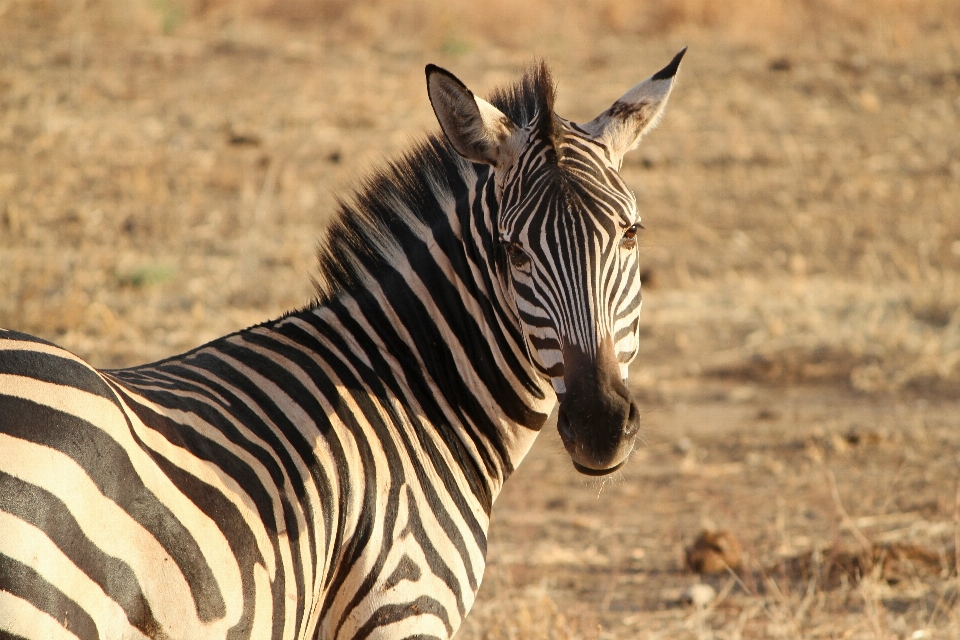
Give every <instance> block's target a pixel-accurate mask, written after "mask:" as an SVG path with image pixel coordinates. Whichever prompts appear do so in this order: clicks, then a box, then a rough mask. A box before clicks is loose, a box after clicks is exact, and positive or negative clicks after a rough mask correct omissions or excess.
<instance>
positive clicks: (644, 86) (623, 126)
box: [583, 47, 687, 164]
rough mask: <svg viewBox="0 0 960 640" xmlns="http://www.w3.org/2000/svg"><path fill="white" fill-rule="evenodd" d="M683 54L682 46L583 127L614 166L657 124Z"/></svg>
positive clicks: (684, 50) (684, 49)
mask: <svg viewBox="0 0 960 640" xmlns="http://www.w3.org/2000/svg"><path fill="white" fill-rule="evenodd" d="M686 52H687V48H686V47H684V48H683V50H681V51H680V53H678V54H677V55H676V56H674V58H673V60H672V61H671V62H670V64H668V65H667V66H666V67H664V68H663V69H661V70H660V71H658V72H657V73H655V74H653V75H652V76H650V77H649V78H647V79H646V80H644V81H643V82H641V83H640V84H638V85H637V86H635V87H634V88H632V89H630V91H627V92H626V93H625V94H623V96H622V97H621V98H620V99H619V100H617V101H616V102H614V103H613V105H612V106H611V107H610V108H609V109H607V110H606V111H604V112H603V113H601V114H600V115H599V116H597V117H596V118H594V119H593V120H591V121H590V122H588V123H587V124H585V125H583V128H584V129H585V130H586V131H587V132H589V133H590V134H592V135H593V137H594V138H596V139H598V140H599V141H601V142H603V143H604V144H605V145H606V147H607V149H609V150H610V154H611V155H612V156H613V159H614V161H615V162H616V163H617V164H620V162H622V160H623V156H624V154H626V153H627V152H628V151H630V150H632V149H634V148H635V147H636V146H637V144H638V143H639V142H640V138H641V137H643V134H645V133H646V132H647V131H650V130H651V129H653V128H654V127H655V126H657V124H658V123H659V121H660V116H661V115H662V114H663V108H664V107H665V106H666V105H667V98H668V97H670V91H671V89H673V81H674V78H675V77H676V75H677V70H678V69H679V68H680V60H681V59H682V58H683V54H685V53H686Z"/></svg>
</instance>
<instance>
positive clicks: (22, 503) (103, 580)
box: [0, 471, 160, 637]
mask: <svg viewBox="0 0 960 640" xmlns="http://www.w3.org/2000/svg"><path fill="white" fill-rule="evenodd" d="M0 511H5V512H7V513H9V514H11V515H13V516H15V517H17V518H19V519H20V520H22V521H24V522H27V523H29V524H32V525H33V526H35V527H37V528H38V529H40V530H41V531H43V532H44V534H46V536H47V537H48V538H49V539H50V541H51V542H53V544H55V545H56V546H57V548H59V549H60V550H61V551H62V552H63V554H64V555H65V556H66V557H67V558H69V559H70V561H71V562H72V563H73V564H74V565H76V567H77V568H78V569H80V570H81V571H82V572H83V573H84V574H86V576H87V577H88V578H90V580H91V581H93V582H94V583H96V584H97V585H98V586H99V587H100V588H101V589H103V592H104V593H105V594H106V596H107V597H108V598H110V599H111V600H113V601H114V602H116V603H117V604H118V605H120V608H122V609H123V612H124V613H125V614H126V616H127V620H129V621H130V625H131V626H133V627H135V628H137V629H139V630H140V631H141V632H142V633H143V634H144V635H146V636H148V637H149V636H150V635H151V634H152V633H154V632H156V631H157V630H159V629H160V624H159V623H158V622H157V620H156V619H155V618H154V617H153V611H151V609H150V603H149V602H147V598H146V596H145V595H144V594H143V591H141V590H140V584H139V582H138V581H137V577H136V575H135V574H134V573H133V570H132V569H131V568H130V566H129V565H127V563H126V562H124V561H123V560H121V559H118V558H115V557H113V556H111V555H109V554H107V553H105V552H104V551H103V550H101V549H100V548H99V547H97V546H96V545H95V544H93V543H92V542H91V541H90V539H89V538H87V536H86V534H84V532H83V530H82V529H81V528H80V525H79V524H77V521H76V519H75V518H74V517H73V515H72V514H71V513H70V510H69V509H68V508H67V505H66V504H65V503H64V502H63V501H62V500H60V499H59V498H58V497H56V496H55V495H53V494H52V493H50V492H48V491H46V490H44V489H42V488H40V487H37V486H36V485H32V484H29V483H27V482H24V481H22V480H20V479H19V478H15V477H14V476H11V475H9V474H7V473H4V472H3V471H0Z"/></svg>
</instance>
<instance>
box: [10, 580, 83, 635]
mask: <svg viewBox="0 0 960 640" xmlns="http://www.w3.org/2000/svg"><path fill="white" fill-rule="evenodd" d="M67 623H68V624H69V620H68V621H67ZM0 629H2V630H4V631H7V632H9V633H12V634H13V635H15V636H22V637H24V638H30V639H31V640H32V639H36V640H79V639H78V638H77V636H75V635H74V634H72V633H70V632H69V631H67V630H66V629H64V628H63V626H62V625H61V623H60V622H59V621H57V620H54V619H53V618H52V617H50V614H48V613H46V612H45V611H40V610H39V609H37V608H36V607H34V606H33V605H32V604H30V603H29V602H27V601H26V600H22V599H20V598H18V597H17V596H15V595H13V594H12V593H7V592H6V591H0Z"/></svg>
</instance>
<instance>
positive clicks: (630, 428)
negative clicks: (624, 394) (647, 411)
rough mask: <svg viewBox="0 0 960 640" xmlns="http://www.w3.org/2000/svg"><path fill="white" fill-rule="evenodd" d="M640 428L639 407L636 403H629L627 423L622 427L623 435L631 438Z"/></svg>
mask: <svg viewBox="0 0 960 640" xmlns="http://www.w3.org/2000/svg"><path fill="white" fill-rule="evenodd" d="M639 428H640V407H638V406H637V403H636V402H633V401H631V402H630V413H629V414H627V422H626V424H625V425H624V427H623V435H625V436H632V435H633V434H635V433H636V432H637V431H638V430H639Z"/></svg>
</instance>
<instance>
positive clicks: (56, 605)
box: [0, 553, 100, 640]
mask: <svg viewBox="0 0 960 640" xmlns="http://www.w3.org/2000/svg"><path fill="white" fill-rule="evenodd" d="M0 591H6V592H8V593H12V594H13V595H15V596H17V597H18V598H20V599H22V600H26V601H27V602H29V603H30V604H32V605H33V606H34V607H36V608H37V609H39V610H40V611H43V612H45V613H47V614H48V615H50V617H52V618H53V619H54V620H56V621H57V622H58V623H60V626H62V627H64V628H66V629H68V630H69V631H70V633H73V634H74V635H76V636H77V637H78V638H79V639H80V640H98V638H100V633H99V631H97V625H96V623H95V622H94V621H93V618H91V617H90V616H89V615H88V614H87V612H86V611H84V610H83V609H82V608H81V607H80V605H78V604H77V603H76V602H74V601H73V600H72V599H70V598H68V597H67V596H66V595H65V594H64V593H63V592H62V591H60V590H59V589H57V587H56V586H55V585H52V584H50V583H49V582H47V581H46V580H45V579H44V578H43V576H41V575H40V574H39V573H37V572H36V571H35V570H34V569H32V568H31V567H29V566H27V565H25V564H23V563H22V562H19V561H17V560H14V559H13V558H10V557H9V556H5V555H3V554H2V553H0Z"/></svg>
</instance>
